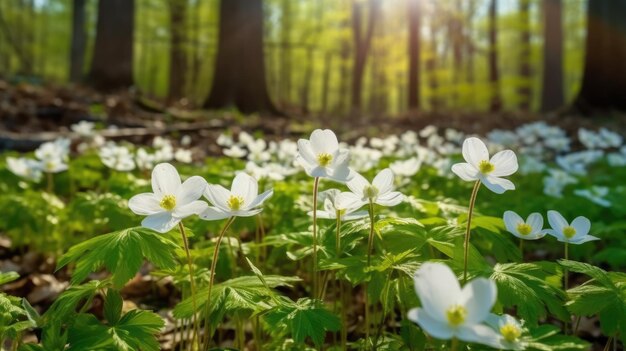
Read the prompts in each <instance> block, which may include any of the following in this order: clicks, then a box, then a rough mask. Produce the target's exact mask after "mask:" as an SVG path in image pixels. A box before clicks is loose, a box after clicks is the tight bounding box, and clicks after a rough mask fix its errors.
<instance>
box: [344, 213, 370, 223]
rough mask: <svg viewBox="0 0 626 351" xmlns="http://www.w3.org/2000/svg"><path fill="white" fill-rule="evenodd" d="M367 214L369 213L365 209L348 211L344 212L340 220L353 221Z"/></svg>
mask: <svg viewBox="0 0 626 351" xmlns="http://www.w3.org/2000/svg"><path fill="white" fill-rule="evenodd" d="M367 216H369V213H367V211H357V212H352V213H348V214H345V215H344V216H343V217H341V220H342V221H353V220H355V219H361V218H365V217H367Z"/></svg>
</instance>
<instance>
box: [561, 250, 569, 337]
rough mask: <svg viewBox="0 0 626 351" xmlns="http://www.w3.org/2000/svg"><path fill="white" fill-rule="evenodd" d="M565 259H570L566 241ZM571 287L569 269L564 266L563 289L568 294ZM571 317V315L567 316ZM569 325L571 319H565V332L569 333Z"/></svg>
mask: <svg viewBox="0 0 626 351" xmlns="http://www.w3.org/2000/svg"><path fill="white" fill-rule="evenodd" d="M565 260H569V244H568V243H565ZM568 287H569V271H568V269H567V267H565V268H563V291H564V292H565V293H566V294H567V288H568ZM567 318H568V319H571V317H570V316H568V317H567ZM568 326H569V321H565V323H563V333H564V334H566V335H567V329H568Z"/></svg>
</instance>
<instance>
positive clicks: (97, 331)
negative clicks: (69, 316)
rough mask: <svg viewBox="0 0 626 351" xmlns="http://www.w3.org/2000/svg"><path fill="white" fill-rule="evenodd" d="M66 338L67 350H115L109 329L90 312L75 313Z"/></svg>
mask: <svg viewBox="0 0 626 351" xmlns="http://www.w3.org/2000/svg"><path fill="white" fill-rule="evenodd" d="M67 339H68V340H67V341H68V343H69V348H68V351H84V350H93V351H97V350H98V351H99V350H107V351H108V350H115V347H114V346H113V339H112V338H111V335H110V334H109V329H108V328H107V327H106V326H105V325H103V324H101V323H100V321H98V319H97V318H96V316H94V315H92V314H86V313H81V314H78V315H76V317H75V318H74V323H73V324H72V326H71V327H70V328H69V331H68V338H67Z"/></svg>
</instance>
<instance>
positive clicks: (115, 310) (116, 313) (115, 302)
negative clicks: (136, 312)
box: [104, 288, 124, 324]
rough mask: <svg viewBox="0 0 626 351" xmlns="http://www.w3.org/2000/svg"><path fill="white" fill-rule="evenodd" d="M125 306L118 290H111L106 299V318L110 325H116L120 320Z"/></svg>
mask: <svg viewBox="0 0 626 351" xmlns="http://www.w3.org/2000/svg"><path fill="white" fill-rule="evenodd" d="M123 304H124V300H123V299H122V295H120V293H119V292H118V291H117V290H115V289H111V288H109V289H108V290H107V296H106V299H104V318H106V320H107V322H109V324H115V323H117V322H118V321H119V320H120V316H121V315H122V305H123Z"/></svg>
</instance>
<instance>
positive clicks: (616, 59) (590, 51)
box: [574, 0, 626, 114]
mask: <svg viewBox="0 0 626 351" xmlns="http://www.w3.org/2000/svg"><path fill="white" fill-rule="evenodd" d="M624 18H626V2H624V1H623V0H590V1H589V3H588V8H587V40H586V47H585V54H586V55H585V64H584V65H585V67H584V71H583V80H582V86H581V89H580V93H579V94H578V97H577V98H576V100H575V102H574V107H575V108H576V109H578V110H579V111H581V112H583V113H585V114H591V113H592V112H596V111H606V110H619V111H626V65H625V64H624V62H626V22H625V21H624Z"/></svg>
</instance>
